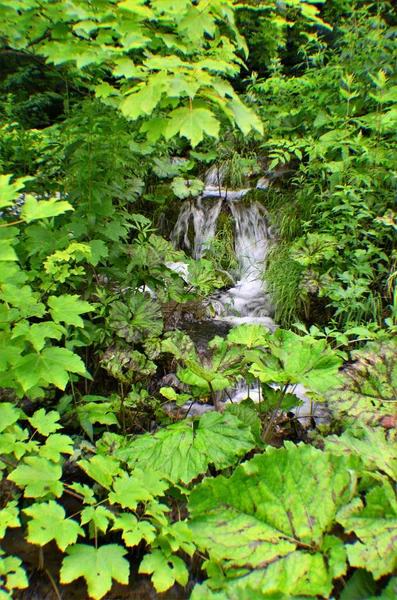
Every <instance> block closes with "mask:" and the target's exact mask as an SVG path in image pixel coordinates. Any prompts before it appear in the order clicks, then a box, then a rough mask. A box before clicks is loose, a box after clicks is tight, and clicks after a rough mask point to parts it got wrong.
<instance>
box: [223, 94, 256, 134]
mask: <svg viewBox="0 0 397 600" xmlns="http://www.w3.org/2000/svg"><path fill="white" fill-rule="evenodd" d="M227 107H228V108H229V109H230V110H231V111H232V113H233V117H234V120H235V122H236V125H237V127H239V129H241V131H242V132H243V133H244V135H247V134H248V133H249V132H250V131H251V130H252V129H255V130H256V131H257V132H258V133H261V134H263V125H262V121H261V120H260V118H259V117H258V115H257V114H256V113H255V112H254V111H253V110H252V108H248V107H247V106H245V104H243V102H241V100H240V99H239V98H238V97H237V96H235V97H234V98H233V99H232V100H230V101H229V102H228V103H227Z"/></svg>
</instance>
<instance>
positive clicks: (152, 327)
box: [109, 292, 163, 342]
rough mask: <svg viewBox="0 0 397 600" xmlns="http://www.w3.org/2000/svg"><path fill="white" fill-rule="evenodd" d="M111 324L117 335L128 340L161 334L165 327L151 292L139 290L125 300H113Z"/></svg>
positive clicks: (132, 340) (110, 315)
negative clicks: (146, 292)
mask: <svg viewBox="0 0 397 600" xmlns="http://www.w3.org/2000/svg"><path fill="white" fill-rule="evenodd" d="M109 324H110V326H111V327H112V329H114V331H115V333H116V335H118V336H119V337H121V338H124V339H125V340H126V341H127V342H136V341H141V340H143V339H144V338H146V337H155V336H156V335H160V333H161V332H162V329H163V321H162V317H161V310H160V306H159V304H158V302H156V301H155V300H153V298H151V297H150V296H149V294H144V293H141V292H137V293H135V294H133V295H130V296H128V297H126V298H125V299H124V300H123V301H121V300H120V301H116V302H113V303H112V305H111V308H110V314H109Z"/></svg>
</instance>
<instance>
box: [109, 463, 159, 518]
mask: <svg viewBox="0 0 397 600" xmlns="http://www.w3.org/2000/svg"><path fill="white" fill-rule="evenodd" d="M168 487H169V484H168V483H167V482H165V481H164V480H163V479H161V477H160V475H159V474H158V473H156V472H153V471H151V470H145V471H143V470H142V469H135V470H134V471H133V473H132V474H131V476H125V475H124V476H123V477H119V478H118V479H116V480H115V481H114V483H113V490H114V491H113V492H111V493H110V494H109V502H111V503H112V504H120V505H121V506H122V507H123V508H130V509H132V510H135V509H136V508H137V506H138V504H139V502H148V501H149V500H154V498H155V497H156V496H162V495H163V494H164V492H165V490H166V489H167V488H168Z"/></svg>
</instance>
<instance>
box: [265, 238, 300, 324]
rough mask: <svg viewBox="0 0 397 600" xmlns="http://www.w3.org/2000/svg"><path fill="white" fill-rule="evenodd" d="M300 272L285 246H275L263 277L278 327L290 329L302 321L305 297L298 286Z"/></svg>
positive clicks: (297, 264) (298, 265)
mask: <svg viewBox="0 0 397 600" xmlns="http://www.w3.org/2000/svg"><path fill="white" fill-rule="evenodd" d="M302 271H303V268H302V266H301V265H300V264H299V263H297V262H295V261H294V260H291V258H289V256H288V248H287V245H286V244H285V245H283V246H277V247H276V248H274V250H273V251H272V252H271V253H270V254H269V257H268V264H267V268H266V270H265V273H264V277H265V281H266V286H267V290H268V291H269V293H270V297H271V300H272V304H273V306H274V318H275V321H276V323H277V324H278V325H280V327H290V326H291V325H292V324H293V323H295V322H296V321H302V320H303V319H304V316H305V297H304V293H302V289H301V285H300V283H301V277H302Z"/></svg>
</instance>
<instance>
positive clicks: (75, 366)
mask: <svg viewBox="0 0 397 600" xmlns="http://www.w3.org/2000/svg"><path fill="white" fill-rule="evenodd" d="M69 371H70V372H71V373H78V374H79V375H86V376H87V375H88V373H87V371H86V369H85V366H84V363H83V361H82V360H81V358H80V357H79V356H77V354H74V353H73V352H71V351H70V350H67V349H66V348H56V347H50V348H44V350H43V351H42V352H40V353H31V354H26V355H25V356H23V357H22V358H21V359H20V360H19V361H18V364H17V365H16V368H15V374H16V377H17V379H18V381H19V383H20V384H21V386H22V388H23V390H24V391H25V392H26V391H28V390H29V389H30V388H33V387H34V386H35V385H37V384H38V383H43V382H44V383H46V384H49V383H52V384H53V385H55V386H56V387H58V388H59V389H61V390H64V389H65V387H66V385H67V383H68V381H69Z"/></svg>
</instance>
